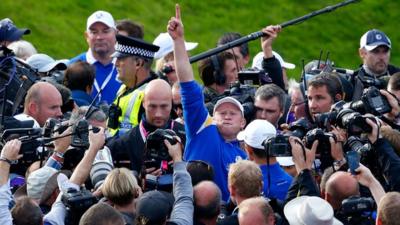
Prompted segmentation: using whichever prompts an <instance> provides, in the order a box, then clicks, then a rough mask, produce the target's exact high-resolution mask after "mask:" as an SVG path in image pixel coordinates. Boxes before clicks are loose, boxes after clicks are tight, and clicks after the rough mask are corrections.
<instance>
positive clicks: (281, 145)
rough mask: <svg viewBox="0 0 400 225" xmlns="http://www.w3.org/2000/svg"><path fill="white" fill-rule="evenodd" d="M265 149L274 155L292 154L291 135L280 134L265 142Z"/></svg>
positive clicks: (270, 154)
mask: <svg viewBox="0 0 400 225" xmlns="http://www.w3.org/2000/svg"><path fill="white" fill-rule="evenodd" d="M263 146H264V149H265V151H266V152H267V154H268V155H269V156H272V157H284V156H292V146H291V145H290V143H289V136H287V135H282V134H278V135H276V136H275V137H271V138H269V139H267V140H265V141H264V142H263Z"/></svg>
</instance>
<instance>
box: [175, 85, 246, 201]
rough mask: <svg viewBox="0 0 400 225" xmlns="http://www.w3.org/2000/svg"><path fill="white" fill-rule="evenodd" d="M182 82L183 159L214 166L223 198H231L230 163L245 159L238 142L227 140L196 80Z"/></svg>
mask: <svg viewBox="0 0 400 225" xmlns="http://www.w3.org/2000/svg"><path fill="white" fill-rule="evenodd" d="M180 84H181V95H182V105H183V117H184V120H185V130H186V148H185V153H184V159H185V160H186V161H189V160H203V161H206V162H208V163H209V164H211V165H212V166H213V169H214V181H215V183H216V184H217V185H218V187H219V188H220V189H221V192H222V199H223V200H224V201H227V200H228V199H229V190H228V170H229V165H230V164H231V163H234V162H236V161H237V160H241V159H246V158H247V155H246V153H245V152H244V151H243V150H242V149H240V145H239V142H238V141H231V142H227V141H225V140H224V138H223V137H222V136H221V134H220V133H219V131H218V128H217V126H216V125H215V124H213V123H212V118H211V116H210V115H209V114H208V111H207V109H206V107H205V105H204V100H203V98H204V97H203V93H202V90H201V87H200V85H198V84H197V83H196V82H195V81H190V82H184V83H180Z"/></svg>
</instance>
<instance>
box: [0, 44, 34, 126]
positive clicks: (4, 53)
mask: <svg viewBox="0 0 400 225" xmlns="http://www.w3.org/2000/svg"><path fill="white" fill-rule="evenodd" d="M38 79H39V76H38V74H37V73H36V71H35V70H34V69H32V68H31V67H30V66H29V65H27V64H26V63H24V62H22V61H21V60H18V59H17V58H16V57H14V54H13V52H12V51H11V50H10V49H8V48H7V47H5V46H0V115H2V116H13V115H15V114H16V113H17V112H21V111H22V108H23V106H22V104H23V101H24V97H25V95H26V93H27V92H28V89H29V88H30V87H31V86H32V85H33V84H34V83H35V82H36V81H37V80H38ZM3 120H4V119H2V121H3Z"/></svg>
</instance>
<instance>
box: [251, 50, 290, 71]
mask: <svg viewBox="0 0 400 225" xmlns="http://www.w3.org/2000/svg"><path fill="white" fill-rule="evenodd" d="M272 54H273V55H274V56H275V58H276V59H277V60H278V61H279V63H280V64H281V67H283V68H285V69H294V68H296V65H294V64H293V63H288V62H285V61H284V60H283V58H282V56H281V55H279V54H278V53H277V52H275V51H272ZM263 58H264V53H263V52H259V53H258V54H257V55H256V56H254V58H253V63H252V65H251V67H252V68H257V69H262V61H263Z"/></svg>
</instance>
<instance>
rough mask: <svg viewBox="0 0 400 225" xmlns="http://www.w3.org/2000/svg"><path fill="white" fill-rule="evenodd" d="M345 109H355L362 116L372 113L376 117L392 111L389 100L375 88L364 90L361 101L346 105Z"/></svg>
mask: <svg viewBox="0 0 400 225" xmlns="http://www.w3.org/2000/svg"><path fill="white" fill-rule="evenodd" d="M344 108H350V109H353V110H355V111H357V112H359V113H361V114H365V113H371V114H373V115H375V116H380V115H383V114H385V113H388V112H390V111H391V110H392V107H391V106H390V104H389V102H388V100H387V98H386V97H385V96H383V95H382V94H381V93H380V91H379V89H378V88H376V87H374V86H371V87H369V88H367V89H364V92H363V95H362V96H361V100H359V101H355V102H349V103H347V104H345V105H344Z"/></svg>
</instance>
